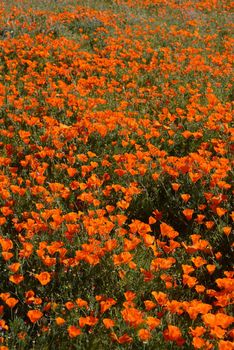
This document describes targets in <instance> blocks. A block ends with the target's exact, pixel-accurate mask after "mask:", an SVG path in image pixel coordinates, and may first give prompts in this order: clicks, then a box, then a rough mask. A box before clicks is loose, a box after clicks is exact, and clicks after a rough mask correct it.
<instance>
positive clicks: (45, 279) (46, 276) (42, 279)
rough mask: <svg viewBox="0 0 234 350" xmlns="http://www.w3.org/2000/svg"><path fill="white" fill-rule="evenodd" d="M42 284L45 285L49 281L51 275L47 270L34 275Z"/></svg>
mask: <svg viewBox="0 0 234 350" xmlns="http://www.w3.org/2000/svg"><path fill="white" fill-rule="evenodd" d="M34 276H35V277H36V278H37V279H38V281H39V282H40V283H41V285H42V286H45V285H47V284H48V283H49V282H50V281H51V275H50V273H49V272H41V273H40V274H35V275H34Z"/></svg>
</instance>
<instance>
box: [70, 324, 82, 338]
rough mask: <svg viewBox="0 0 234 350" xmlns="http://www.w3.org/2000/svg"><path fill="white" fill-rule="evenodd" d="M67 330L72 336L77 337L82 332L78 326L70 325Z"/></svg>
mask: <svg viewBox="0 0 234 350" xmlns="http://www.w3.org/2000/svg"><path fill="white" fill-rule="evenodd" d="M67 331H68V334H69V337H70V338H76V337H78V335H80V334H81V333H82V332H81V329H80V328H77V327H76V326H69V327H68V329H67Z"/></svg>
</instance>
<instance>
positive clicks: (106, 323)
mask: <svg viewBox="0 0 234 350" xmlns="http://www.w3.org/2000/svg"><path fill="white" fill-rule="evenodd" d="M102 322H103V323H104V326H105V327H106V328H107V329H109V328H112V327H114V325H115V322H114V321H113V320H111V319H110V318H104V319H103V320H102Z"/></svg>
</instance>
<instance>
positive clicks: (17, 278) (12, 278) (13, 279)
mask: <svg viewBox="0 0 234 350" xmlns="http://www.w3.org/2000/svg"><path fill="white" fill-rule="evenodd" d="M23 280H24V276H23V275H19V274H15V275H12V276H10V277H9V281H11V282H12V283H14V284H19V283H21V282H22V281H23Z"/></svg>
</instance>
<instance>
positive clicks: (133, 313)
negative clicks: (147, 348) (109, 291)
mask: <svg viewBox="0 0 234 350" xmlns="http://www.w3.org/2000/svg"><path fill="white" fill-rule="evenodd" d="M121 314H122V317H123V319H124V321H125V322H126V323H127V324H129V325H130V326H132V327H134V328H136V327H138V326H139V325H140V324H142V323H143V322H144V320H143V314H142V312H141V311H139V310H137V309H135V308H134V307H130V308H127V309H125V310H122V311H121Z"/></svg>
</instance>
